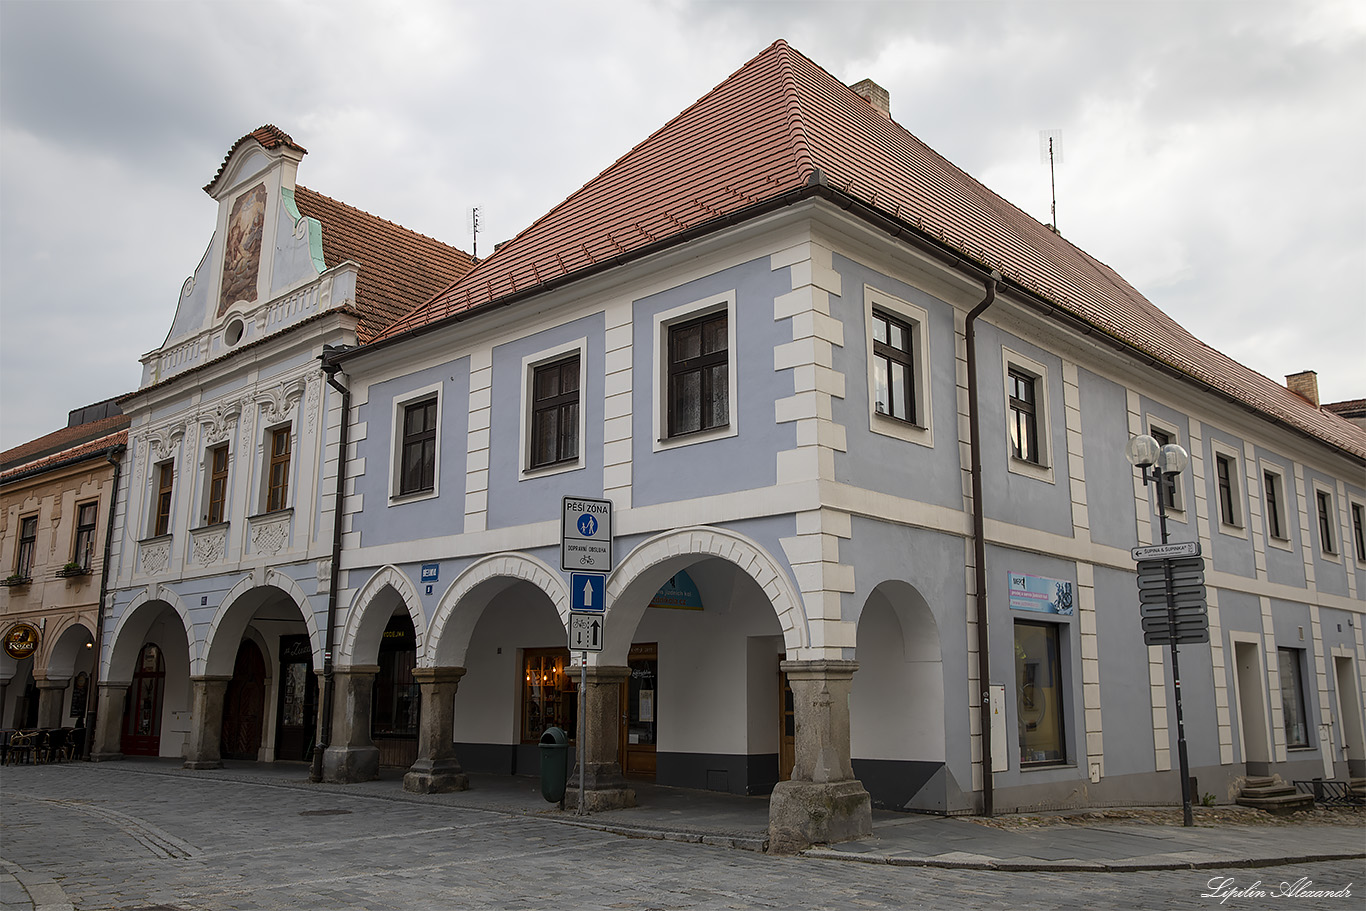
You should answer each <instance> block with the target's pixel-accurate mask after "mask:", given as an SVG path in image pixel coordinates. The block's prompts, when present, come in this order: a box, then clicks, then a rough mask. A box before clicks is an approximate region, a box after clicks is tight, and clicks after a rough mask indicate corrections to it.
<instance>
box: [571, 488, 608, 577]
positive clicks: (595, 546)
mask: <svg viewBox="0 0 1366 911" xmlns="http://www.w3.org/2000/svg"><path fill="white" fill-rule="evenodd" d="M560 569H562V570H564V571H565V572H572V571H575V570H577V571H578V572H593V573H610V572H611V571H612V501H611V500H590V499H587V498H585V497H565V498H564V511H563V513H562V516H561V521H560Z"/></svg>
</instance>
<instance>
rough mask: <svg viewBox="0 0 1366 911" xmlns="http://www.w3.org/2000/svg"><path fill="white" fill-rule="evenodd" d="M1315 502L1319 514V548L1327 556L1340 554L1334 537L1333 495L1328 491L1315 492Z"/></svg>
mask: <svg viewBox="0 0 1366 911" xmlns="http://www.w3.org/2000/svg"><path fill="white" fill-rule="evenodd" d="M1314 501H1315V502H1316V503H1317V504H1318V513H1319V546H1320V547H1321V548H1322V549H1323V552H1324V553H1326V554H1335V553H1337V552H1338V548H1337V541H1336V540H1335V539H1334V537H1333V495H1332V494H1331V493H1329V492H1328V491H1326V490H1315V491H1314Z"/></svg>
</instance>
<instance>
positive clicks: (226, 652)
mask: <svg viewBox="0 0 1366 911" xmlns="http://www.w3.org/2000/svg"><path fill="white" fill-rule="evenodd" d="M268 588H273V589H275V590H276V591H278V592H280V593H281V594H283V595H285V596H286V597H287V598H289V600H290V601H291V602H292V603H293V604H294V606H295V607H296V608H298V610H299V615H300V618H301V619H302V620H303V622H304V626H305V628H306V629H307V630H308V641H309V642H310V643H311V644H312V647H313V653H314V657H315V658H318V657H319V656H321V654H322V646H321V631H320V630H319V629H318V621H317V617H316V616H315V615H314V613H313V607H312V605H311V604H310V603H309V600H308V595H306V594H304V590H303V589H302V588H300V587H299V584H298V583H297V582H295V581H294V580H293V579H291V578H290V577H289V576H287V575H285V574H284V573H281V572H278V571H276V570H273V569H271V570H267V571H266V574H265V584H264V585H259V584H257V581H256V577H255V575H254V574H253V575H247V576H245V577H243V578H242V579H239V580H238V582H237V584H236V585H234V586H233V587H232V588H230V589H228V593H227V594H226V595H224V596H223V600H222V601H220V602H219V603H218V610H216V611H214V615H213V620H212V621H210V623H209V630H208V632H207V633H206V634H205V636H204V642H203V648H202V650H201V652H200V654H199V656H198V657H197V658H196V659H195V660H194V661H192V662H191V665H190V673H191V674H219V675H229V674H231V673H232V668H233V665H234V664H235V663H236V660H237V647H238V644H239V643H240V641H241V639H242V635H243V633H244V632H245V631H246V628H247V625H248V624H249V623H250V622H251V617H252V615H253V614H254V613H255V612H256V608H258V607H259V606H260V604H259V603H258V604H255V605H248V606H249V607H250V611H249V612H246V611H243V610H241V609H239V608H238V605H239V603H241V601H242V600H243V599H244V598H248V597H250V596H251V595H252V593H253V592H255V593H258V594H259V593H260V592H261V590H262V589H268ZM243 614H245V616H243ZM220 642H221V643H222V645H221V646H220V644H219V643H220ZM315 666H317V665H316V663H315Z"/></svg>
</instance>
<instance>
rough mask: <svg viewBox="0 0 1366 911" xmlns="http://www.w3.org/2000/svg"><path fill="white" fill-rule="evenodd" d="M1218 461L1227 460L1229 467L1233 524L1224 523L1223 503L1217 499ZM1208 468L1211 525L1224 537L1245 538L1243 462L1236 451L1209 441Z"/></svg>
mask: <svg viewBox="0 0 1366 911" xmlns="http://www.w3.org/2000/svg"><path fill="white" fill-rule="evenodd" d="M1219 459H1227V460H1228V463H1229V466H1228V470H1229V478H1228V482H1229V496H1231V497H1232V498H1233V503H1232V504H1231V505H1232V507H1233V522H1232V524H1230V523H1228V522H1225V521H1224V509H1223V503H1221V502H1220V499H1219ZM1210 467H1211V468H1213V469H1214V470H1213V472H1212V473H1211V475H1210V480H1212V481H1213V482H1214V512H1215V515H1214V516H1213V517H1212V518H1213V519H1214V521H1213V522H1212V523H1211V524H1214V525H1218V527H1219V531H1220V532H1221V533H1223V534H1226V535H1232V536H1234V537H1236V538H1246V537H1247V509H1246V507H1244V505H1243V476H1242V471H1243V460H1242V458H1240V457H1239V455H1238V450H1237V449H1234V448H1233V447H1232V446H1228V445H1226V444H1224V443H1221V442H1219V441H1218V440H1211V441H1210Z"/></svg>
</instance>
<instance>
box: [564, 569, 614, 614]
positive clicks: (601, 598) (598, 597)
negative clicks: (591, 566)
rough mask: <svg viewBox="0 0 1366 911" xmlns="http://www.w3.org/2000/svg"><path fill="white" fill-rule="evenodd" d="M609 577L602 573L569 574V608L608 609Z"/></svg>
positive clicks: (580, 609)
mask: <svg viewBox="0 0 1366 911" xmlns="http://www.w3.org/2000/svg"><path fill="white" fill-rule="evenodd" d="M606 583H607V577H606V576H604V575H601V574H600V573H570V574H569V594H570V601H569V609H570V610H571V611H596V612H598V613H601V612H603V611H604V610H606V609H607V584H606Z"/></svg>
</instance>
